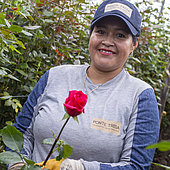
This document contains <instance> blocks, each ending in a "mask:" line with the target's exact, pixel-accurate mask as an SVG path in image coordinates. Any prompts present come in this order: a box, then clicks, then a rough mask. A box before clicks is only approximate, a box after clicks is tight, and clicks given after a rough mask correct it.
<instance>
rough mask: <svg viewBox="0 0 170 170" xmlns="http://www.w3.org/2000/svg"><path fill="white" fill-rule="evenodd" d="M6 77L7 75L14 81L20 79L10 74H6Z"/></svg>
mask: <svg viewBox="0 0 170 170" xmlns="http://www.w3.org/2000/svg"><path fill="white" fill-rule="evenodd" d="M6 76H7V77H9V78H10V79H13V80H16V81H20V80H19V79H17V78H16V77H14V76H13V75H11V74H8V75H6Z"/></svg>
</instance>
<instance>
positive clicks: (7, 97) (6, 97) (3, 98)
mask: <svg viewBox="0 0 170 170" xmlns="http://www.w3.org/2000/svg"><path fill="white" fill-rule="evenodd" d="M10 98H12V96H2V97H0V99H2V100H6V99H10Z"/></svg>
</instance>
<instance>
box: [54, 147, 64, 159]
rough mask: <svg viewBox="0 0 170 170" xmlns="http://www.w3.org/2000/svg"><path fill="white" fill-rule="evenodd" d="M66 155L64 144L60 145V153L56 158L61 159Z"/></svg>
mask: <svg viewBox="0 0 170 170" xmlns="http://www.w3.org/2000/svg"><path fill="white" fill-rule="evenodd" d="M63 157H64V148H63V146H60V148H59V155H58V156H57V157H56V160H57V161H59V160H61V159H62V158H63Z"/></svg>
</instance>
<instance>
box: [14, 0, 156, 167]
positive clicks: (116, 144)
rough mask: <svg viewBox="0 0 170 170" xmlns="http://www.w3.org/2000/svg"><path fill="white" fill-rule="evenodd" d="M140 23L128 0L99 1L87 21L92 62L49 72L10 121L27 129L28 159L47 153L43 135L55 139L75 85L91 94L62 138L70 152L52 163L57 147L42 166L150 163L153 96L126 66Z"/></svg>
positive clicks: (153, 131) (153, 139)
mask: <svg viewBox="0 0 170 170" xmlns="http://www.w3.org/2000/svg"><path fill="white" fill-rule="evenodd" d="M140 28H141V16H140V14H139V12H138V10H137V8H136V7H135V6H134V5H133V4H131V3H129V2H128V1H126V0H105V1H104V2H103V3H102V4H101V5H100V6H99V7H98V9H97V11H96V13H95V15H94V18H93V20H92V22H91V33H90V40H89V53H90V58H91V64H90V65H77V66H75V65H74V66H73V65H63V66H57V67H54V68H51V69H50V70H48V71H47V72H46V73H45V74H44V75H43V76H42V78H41V79H40V80H39V82H38V83H37V85H36V86H35V88H34V89H33V91H32V92H31V94H30V95H29V97H28V99H27V101H26V103H25V105H24V107H23V110H22V111H21V113H20V114H18V117H17V119H16V123H15V125H14V126H15V127H17V128H18V129H19V130H20V131H21V132H22V133H23V134H24V138H25V140H24V149H23V153H24V154H25V155H27V156H28V158H30V159H32V160H33V161H34V162H41V161H43V160H44V159H45V157H46V155H47V153H48V150H49V148H50V147H49V146H46V145H43V144H42V140H43V139H44V138H50V137H52V134H51V133H50V131H51V130H52V131H53V132H58V131H59V130H60V127H61V119H62V117H63V114H64V113H65V111H64V109H63V103H64V101H65V96H67V95H68V92H69V91H71V90H80V91H83V92H85V93H86V94H87V95H88V101H87V104H86V106H85V114H83V115H81V116H80V117H79V125H78V126H77V124H74V123H73V122H71V121H70V122H69V123H68V124H67V127H65V130H64V132H63V133H62V136H61V137H62V139H63V140H64V141H65V142H66V143H68V144H69V145H70V146H72V148H73V153H72V155H71V157H70V158H69V159H65V160H62V161H56V160H55V158H56V156H57V154H58V152H57V153H56V152H54V153H53V154H52V155H51V157H50V160H48V161H47V164H46V165H47V167H46V168H48V169H51V170H52V169H53V170H59V169H62V170H66V169H67V170H85V169H86V170H125V169H127V170H128V169H129V170H136V169H137V170H138V169H143V170H144V169H149V167H150V164H151V162H152V159H153V156H154V152H155V150H153V149H150V150H146V149H145V148H146V147H147V146H148V145H150V144H152V143H156V142H157V140H158V136H159V113H158V106H157V101H156V98H155V94H154V90H153V88H152V87H151V86H150V85H149V84H147V83H146V82H144V81H142V80H140V79H137V78H135V77H133V76H131V75H130V74H129V73H128V72H127V71H126V70H125V69H124V65H125V62H126V60H127V58H128V56H129V55H130V54H131V53H132V52H133V50H134V49H135V48H136V47H137V45H138V41H139V36H140ZM60 164H61V165H60ZM18 166H19V165H18ZM15 167H16V166H15ZM59 167H60V168H59ZM14 169H15V168H14Z"/></svg>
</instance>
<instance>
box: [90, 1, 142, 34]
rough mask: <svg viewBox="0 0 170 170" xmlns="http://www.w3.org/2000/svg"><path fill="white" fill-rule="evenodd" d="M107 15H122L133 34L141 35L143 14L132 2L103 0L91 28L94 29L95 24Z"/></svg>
mask: <svg viewBox="0 0 170 170" xmlns="http://www.w3.org/2000/svg"><path fill="white" fill-rule="evenodd" d="M107 16H117V17H120V18H121V19H122V20H123V21H124V22H125V23H126V24H127V26H128V27H129V29H130V31H131V33H132V35H133V36H136V37H139V36H140V31H141V15H140V13H139V11H138V9H137V8H136V7H135V6H134V5H133V4H131V3H130V2H128V1H126V0H105V1H104V2H102V3H101V5H100V6H99V7H98V8H97V10H96V13H95V15H94V18H93V20H92V22H91V27H90V30H91V31H92V30H93V28H94V26H95V24H96V23H97V22H98V21H99V20H101V19H103V18H104V17H107Z"/></svg>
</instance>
